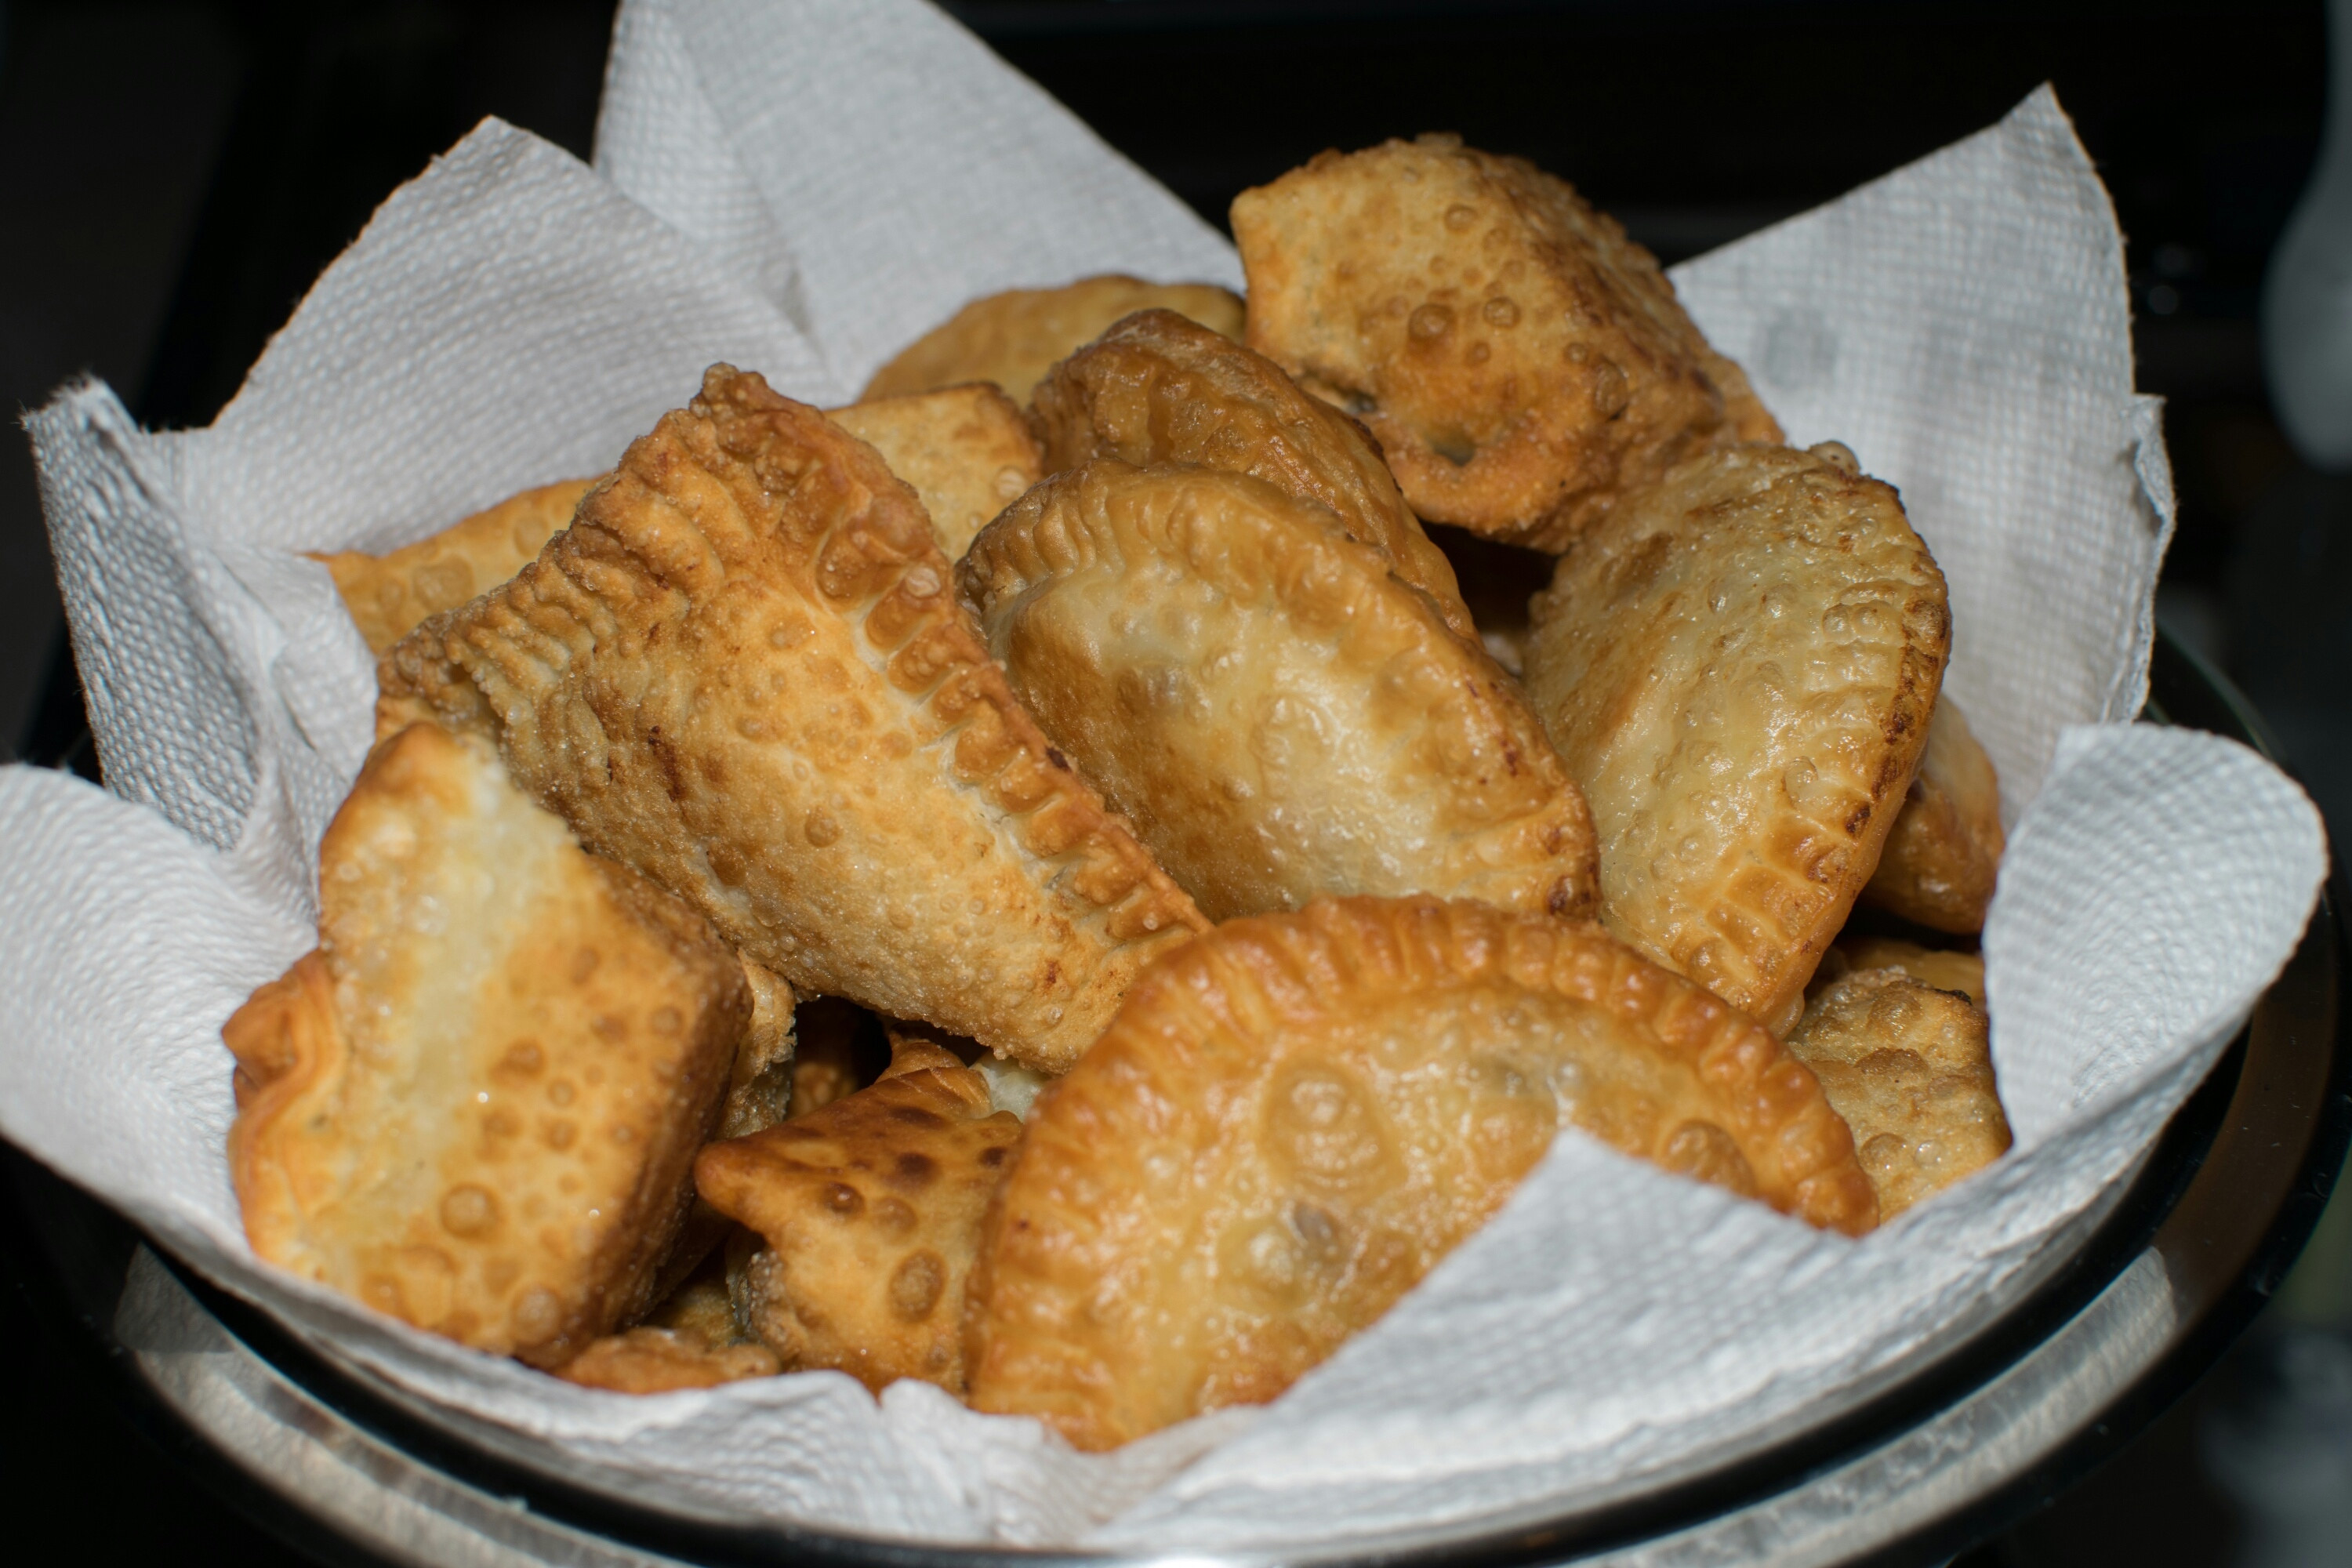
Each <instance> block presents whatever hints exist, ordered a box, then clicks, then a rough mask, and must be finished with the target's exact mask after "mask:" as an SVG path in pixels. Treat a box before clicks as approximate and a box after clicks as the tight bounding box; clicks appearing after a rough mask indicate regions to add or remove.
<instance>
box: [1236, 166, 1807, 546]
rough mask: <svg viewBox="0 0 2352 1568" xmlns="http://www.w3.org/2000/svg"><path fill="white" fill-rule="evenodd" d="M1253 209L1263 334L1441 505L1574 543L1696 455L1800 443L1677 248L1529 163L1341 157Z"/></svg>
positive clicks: (1263, 348)
mask: <svg viewBox="0 0 2352 1568" xmlns="http://www.w3.org/2000/svg"><path fill="white" fill-rule="evenodd" d="M1233 223H1234V242H1235V243H1236V244H1237V245H1239V246H1240V247H1241V253H1242V268H1243V270H1244V272H1246V273H1247V274H1248V276H1249V344H1250V346H1251V347H1252V348H1254V349H1256V350H1257V351H1258V352H1259V353H1264V354H1266V355H1268V356H1270V357H1272V358H1273V359H1274V360H1275V361H1276V363H1279V364H1280V365H1281V366H1282V367H1283V368H1284V369H1285V370H1287V371H1288V372H1289V373H1290V374H1292V375H1294V376H1297V377H1298V378H1299V381H1300V383H1301V384H1303V385H1305V386H1306V387H1307V389H1308V390H1309V391H1314V392H1318V393H1321V394H1323V395H1326V396H1328V397H1329V398H1330V399H1331V400H1332V401H1333V402H1335V403H1337V404H1339V405H1340V406H1341V407H1343V408H1345V409H1347V410H1348V412H1349V413H1350V414H1353V415H1355V416H1357V417H1358V418H1360V419H1362V420H1363V421H1364V422H1365V424H1367V425H1369V426H1370V427H1371V431H1372V434H1373V435H1374V436H1375V437H1378V438H1379V440H1380V443H1381V450H1383V451H1384V452H1386V453H1387V454H1388V460H1389V466H1390V467H1391V468H1393V469H1394V470H1395V471H1396V477H1397V483H1398V484H1399V485H1400V486H1402V488H1403V490H1404V496H1405V500H1408V501H1410V502H1412V509H1413V510H1414V511H1416V512H1418V513H1419V514H1420V515H1421V516H1422V517H1423V518H1426V519H1429V520H1432V521H1439V522H1453V523H1459V524H1461V525H1462V526H1463V527H1465V528H1468V529H1472V530H1475V531H1477V532H1479V533H1483V534H1486V535H1487V536H1489V537H1491V538H1496V539H1502V540H1507V541H1509V542H1513V543H1517V544H1530V545H1535V546H1537V547H1538V548H1541V549H1545V550H1561V549H1564V548H1566V547H1567V545H1568V543H1569V542H1570V540H1573V539H1574V538H1575V537H1576V536H1577V535H1578V534H1579V533H1580V532H1582V531H1584V530H1585V529H1586V528H1588V527H1590V526H1591V524H1592V523H1593V522H1594V521H1597V520H1598V519H1599V518H1601V517H1602V516H1604V515H1606V513H1607V512H1608V510H1609V509H1610V508H1611V507H1612V505H1614V504H1615V503H1616V501H1617V500H1618V498H1619V497H1621V496H1622V495H1624V494H1626V493H1627V492H1628V491H1631V490H1633V489H1637V488H1639V487H1641V486H1643V485H1645V484H1648V483H1651V482H1653V481H1654V480H1655V479H1657V478H1658V477H1659V476H1660V475H1661V474H1663V473H1664V472H1665V470H1666V469H1667V468H1668V467H1670V466H1671V465H1672V464H1674V463H1675V462H1676V461H1678V460H1679V459H1681V458H1685V457H1686V456H1688V455H1689V454H1690V453H1692V452H1693V451H1695V450H1697V449H1699V448H1701V447H1706V446H1710V445H1713V444H1716V443H1717V442H1721V441H1724V440H1729V439H1734V438H1737V439H1743V440H1756V441H1777V440H1779V439H1780V427H1779V426H1777V425H1775V424H1774V423H1773V421H1772V416H1770V415H1769V414H1768V413H1767V412H1765V409H1764V406H1763V405H1762V404H1760V403H1759V402H1758V401H1757V400H1756V395H1755V393H1754V392H1753V391H1752V390H1750V388H1749V387H1748V378H1747V377H1746V376H1745V375H1743V374H1740V371H1739V367H1738V366H1737V365H1735V364H1733V363H1731V362H1730V361H1729V360H1727V359H1725V358H1724V357H1723V356H1721V355H1720V354H1717V353H1716V352H1715V351H1714V350H1713V349H1711V348H1709V347H1708V346H1707V342H1706V339H1705V338H1704V337H1702V336H1701V335H1700V334H1699V331H1698V329H1697V328H1696V326H1694V325H1693V324H1692V323H1691V320H1690V318H1689V317H1688V316H1686V315H1685V314H1684V313H1683V308H1682V306H1681V304H1680V303H1679V302H1677V301H1676V300H1675V289H1674V285H1673V284H1672V283H1670V282H1668V281H1667V280H1666V276H1665V274H1664V272H1662V271H1661V270H1659V268H1658V263H1657V260H1656V258H1654V257H1652V256H1651V255H1650V253H1649V252H1648V251H1646V250H1644V249H1643V248H1642V247H1640V246H1638V245H1635V244H1634V243H1633V241H1631V240H1629V239H1627V238H1626V237H1625V231H1624V229H1623V228H1622V227H1620V226H1619V225H1618V224H1617V222H1616V220H1615V219H1613V218H1611V217H1609V216H1606V215H1605V214H1602V213H1599V212H1596V211H1594V210H1593V209H1592V208H1591V206H1590V205H1587V204H1586V202H1585V201H1584V199H1583V198H1582V197H1581V196H1580V195H1577V194H1576V191H1575V190H1574V188H1573V187H1571V186H1570V185H1569V184H1567V183H1566V182H1565V181H1562V180H1559V179H1555V178H1554V177H1552V176H1551V175H1549V174H1545V173H1544V172H1543V171H1542V170H1540V169H1538V168H1537V167H1536V166H1535V165H1534V164H1532V163H1526V162H1524V161H1523V160H1520V159H1517V158H1500V157H1496V156H1495V155H1494V154H1492V153H1481V152H1478V151H1476V150H1475V149H1474V148H1469V147H1465V146H1463V145H1462V142H1461V138H1459V137H1456V136H1423V137H1420V138H1418V139H1417V140H1414V141H1412V142H1401V141H1399V142H1383V143H1381V145H1380V146H1378V147H1373V148H1370V149H1368V150H1366V151H1364V152H1361V153H1349V154H1347V155H1345V156H1343V155H1341V154H1340V153H1321V154H1319V155H1318V156H1317V157H1316V158H1315V159H1314V160H1313V161H1312V162H1310V163H1307V165H1306V166H1305V167H1303V168H1298V169H1294V170H1292V171H1291V172H1290V173H1289V174H1285V175H1284V176H1282V178H1280V179H1278V180H1276V181H1275V182H1274V183H1273V184H1269V185H1264V186H1261V187H1259V188H1257V189H1255V190H1249V191H1244V192H1243V193H1242V194H1241V195H1239V196H1236V197H1235V198H1234V205H1233Z"/></svg>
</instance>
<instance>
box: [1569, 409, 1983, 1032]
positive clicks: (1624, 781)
mask: <svg viewBox="0 0 2352 1568" xmlns="http://www.w3.org/2000/svg"><path fill="white" fill-rule="evenodd" d="M1533 609H1534V630H1533V633H1532V635H1531V637H1529V639H1528V656H1527V681H1528V696H1529V697H1530V698H1531V699H1532V700H1533V701H1534V704H1535V709H1536V711H1537V712H1538V714H1540V715H1542V718H1543V721H1544V725H1545V727H1546V728H1547V729H1549V731H1550V732H1551V738H1552V741H1553V742H1554V743H1556V744H1557V745H1558V746H1559V754H1560V755H1561V756H1562V757H1563V758H1565V759H1566V760H1567V763H1568V767H1569V771H1570V773H1572V774H1574V775H1575V778H1576V781H1577V782H1578V783H1579V784H1582V785H1583V786H1584V795H1585V798H1586V800H1588V801H1589V802H1591V807H1592V818H1593V823H1594V826H1596V827H1597V828H1598V830H1599V832H1600V835H1601V921H1602V923H1603V924H1605V925H1607V926H1608V927H1609V929H1610V930H1612V931H1615V932H1616V933H1617V934H1618V935H1619V936H1622V937H1623V938H1624V939H1625V940H1626V941H1627V942H1632V943H1633V945H1634V946H1635V947H1637V948H1639V949H1641V950H1642V951H1643V952H1644V953H1646V954H1648V955H1649V956H1650V957H1652V958H1654V959H1655V960H1657V961H1658V962H1659V963H1664V964H1665V965H1666V966H1667V967H1668V968H1670V969H1674V970H1675V971H1677V972H1678V973H1683V974H1686V975H1688V976H1690V977H1691V978H1692V979H1694V980H1696V981H1697V982H1698V983H1699V984H1702V985H1705V986H1706V987H1707V988H1709V989H1710V990H1712V991H1714V992H1715V994H1717V995H1718V996H1721V997H1722V998H1723V999H1724V1000H1725V1001H1727V1002H1729V1003H1730V1004H1731V1005H1734V1006H1736V1007H1738V1008H1741V1009H1743V1010H1744V1011H1746V1012H1748V1013H1751V1014H1753V1015H1754V1016H1757V1017H1758V1018H1760V1019H1762V1020H1763V1022H1764V1024H1765V1026H1767V1027H1769V1028H1770V1029H1771V1030H1772V1031H1773V1032H1774V1033H1776V1034H1778V1033H1781V1032H1783V1031H1785V1030H1786V1029H1788V1027H1789V1026H1790V1025H1792V1024H1794V1023H1795V1022H1796V1021H1797V1015H1798V1013H1799V1011H1800V1010H1801V1008H1802V1007H1803V1005H1804V989H1805V982H1806V980H1807V979H1808V978H1809V977H1810V976H1811V974H1812V973H1813V967H1814V965H1815V964H1816V963H1819V962H1820V960H1821V955H1822V949H1823V948H1825V947H1827V946H1828V945H1829V942H1830V939H1831V938H1832V937H1833V936H1835V935H1836V934H1837V931H1838V928H1839V927H1840V926H1842V925H1843V924H1844V923H1845V917H1846V912H1847V911H1848V910H1850V909H1851V908H1852V907H1853V900H1854V895H1855V894H1856V893H1858V892H1860V891H1861V890H1862V885H1863V884H1864V882H1866V881H1868V880H1869V879H1870V874H1871V872H1872V871H1873V870H1874V868H1876V866H1877V864H1878V853H1879V846H1880V845H1881V844H1882V843H1883V842H1884V840H1885V837H1886V832H1887V829H1888V827H1889V826H1891V825H1892V824H1893V822H1894V820H1895V812H1896V811H1897V809H1899V806H1900V803H1901V801H1902V799H1903V794H1904V791H1905V790H1906V788H1907V787H1908V786H1909V784H1910V783H1911V774H1912V773H1913V771H1914V770H1915V769H1916V767H1917V765H1918V762H1919V753H1920V751H1921V748H1922V747H1924V746H1925V745H1926V744H1927V715H1928V713H1929V711H1930V710H1932V709H1933V708H1934V707H1935V703H1936V692H1937V686H1938V684H1939V683H1940V682H1941V680H1942V679H1943V671H1944V660H1945V657H1946V655H1947V654H1948V651H1949V649H1950V646H1951V616H1950V613H1949V611H1948V608H1947V605H1946V600H1945V590H1944V578H1943V574H1941V573H1940V572H1938V571H1937V569H1936V563H1935V560H1934V558H1933V557H1931V556H1930V555H1929V554H1928V553H1927V546H1926V545H1924V544H1922V543H1921V542H1919V536H1918V535H1917V534H1916V533H1914V532H1912V531H1911V525H1910V524H1909V523H1908V522H1907V521H1905V519H1904V516H1903V508H1902V506H1901V504H1900V503H1899V502H1898V501H1897V500H1895V491H1894V490H1893V489H1890V488H1889V487H1888V486H1886V485H1884V484H1881V483H1880V482H1879V481H1877V480H1876V479H1864V478H1861V477H1858V476H1856V475H1853V474H1851V473H1848V472H1846V471H1844V470H1843V469H1842V468H1838V467H1837V466H1835V465H1833V464H1832V463H1829V462H1827V461H1824V460H1823V459H1822V458H1817V457H1814V456H1812V455H1811V454H1809V453H1805V452H1798V451H1792V450H1790V449H1789V448H1787V447H1764V446H1743V447H1729V448H1726V449H1724V450H1720V451H1717V452H1712V453H1708V454H1706V455H1705V456H1703V457H1700V458H1694V459H1692V460H1691V461H1690V462H1688V463H1686V464H1685V465H1684V466H1683V467H1681V468H1677V469H1675V472H1674V473H1672V474H1670V475H1669V476H1667V478H1666V479H1665V480H1664V482H1663V483H1661V484H1658V485H1656V486H1654V487H1652V488H1651V489H1647V490H1644V491H1642V492H1640V493H1639V494H1636V495H1633V496H1630V497H1628V498H1627V499H1626V500H1625V503H1624V504H1623V505H1622V506H1621V507H1619V508H1618V509H1617V510H1615V511H1614V512H1612V513H1611V514H1610V516H1609V517H1608V518H1607V519H1606V520H1605V521H1602V522H1601V524H1600V525H1599V526H1598V527H1596V528H1595V529H1594V530H1593V531H1591V533H1589V534H1587V535H1586V536H1585V537H1584V538H1583V539H1581V540H1580V541H1578V542H1577V544H1576V546H1575V548H1574V549H1572V550H1570V552H1569V553H1568V554H1567V555H1566V556H1564V557H1563V558H1562V559H1561V561H1560V563H1559V571H1558V572H1557V573H1556V574H1555V575H1554V576H1553V578H1552V584H1551V586H1550V587H1549V588H1548V589H1546V590H1545V591H1544V592H1543V593H1542V594H1540V595H1538V596H1537V599H1536V602H1535V605H1534V607H1533Z"/></svg>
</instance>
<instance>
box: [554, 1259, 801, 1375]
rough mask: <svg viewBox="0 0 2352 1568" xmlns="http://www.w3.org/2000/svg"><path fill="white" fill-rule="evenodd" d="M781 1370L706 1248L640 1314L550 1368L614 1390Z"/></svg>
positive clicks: (721, 1266) (721, 1267)
mask: <svg viewBox="0 0 2352 1568" xmlns="http://www.w3.org/2000/svg"><path fill="white" fill-rule="evenodd" d="M780 1371H782V1366H781V1365H779V1363H777V1361H776V1352H773V1351H772V1350H770V1349H769V1348H768V1347H767V1346H765V1345H763V1344H761V1342H759V1341H758V1340H756V1339H753V1338H751V1337H750V1336H749V1335H748V1334H746V1333H745V1332H744V1331H743V1330H742V1328H741V1326H740V1324H738V1323H737V1322H736V1321H735V1308H734V1303H733V1302H732V1301H731V1300H729V1298H728V1293H727V1268H726V1261H725V1259H724V1258H723V1257H721V1256H720V1255H719V1254H718V1253H717V1252H716V1251H715V1250H714V1252H713V1254H712V1256H711V1257H710V1258H709V1261H707V1262H706V1263H704V1264H703V1265H702V1267H700V1268H698V1269H696V1270H695V1272H694V1274H693V1275H692V1276H691V1277H690V1278H689V1279H687V1280H686V1281H685V1282H684V1283H683V1284H681V1285H679V1286H678V1287H677V1289H675V1290H673V1291H671V1292H670V1293H669V1295H668V1296H667V1298H666V1299H665V1300H662V1301H661V1302H660V1304H658V1305H657V1306H656V1307H655V1308H654V1310H652V1311H650V1312H648V1313H647V1314H646V1320H645V1321H644V1322H642V1323H639V1324H638V1325H637V1326H636V1327H635V1328H633V1329H626V1330H624V1331H622V1332H620V1333H617V1334H607V1335H605V1336H604V1338H603V1339H601V1340H598V1341H597V1342H595V1343H593V1344H592V1345H590V1346H589V1347H588V1348H587V1349H586V1350H584V1351H583V1352H580V1354H579V1355H577V1356H576V1357H574V1358H573V1359H572V1360H571V1361H569V1362H566V1363H564V1364H563V1365H562V1366H561V1367H559V1368H557V1369H556V1373H555V1375H556V1376H558V1377H560V1378H562V1379H563V1380H564V1381H565V1382H567V1383H577V1384H584V1385H586V1386H588V1387H590V1388H604V1389H610V1390H611V1391H613V1392H614V1393H615V1394H668V1393H671V1392H673V1391H675V1390H677V1389H681V1388H715V1387H717V1386H718V1385H719V1384H722V1383H734V1382H737V1381H739V1380H740V1379H742V1378H747V1377H772V1376H774V1375H775V1374H776V1373H778V1372H780Z"/></svg>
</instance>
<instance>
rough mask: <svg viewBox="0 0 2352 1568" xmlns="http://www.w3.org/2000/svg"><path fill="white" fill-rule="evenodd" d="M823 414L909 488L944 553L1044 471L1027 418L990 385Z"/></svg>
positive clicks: (955, 549) (955, 554)
mask: <svg viewBox="0 0 2352 1568" xmlns="http://www.w3.org/2000/svg"><path fill="white" fill-rule="evenodd" d="M828 417H830V418H831V419H832V420H833V422H834V423H835V424H836V425H838V426H841V427H842V428H843V429H845V430H846V431H848V432H849V433H850V434H851V435H853V436H855V437H857V438H858V439H859V440H861V441H863V442H865V443H866V445H868V446H870V447H873V448H874V449H875V450H876V451H877V452H879V453H881V454H882V460H883V461H884V462H886V463H887V464H889V465H890V471H891V472H892V473H894V474H896V475H898V477H899V478H900V479H904V480H906V481H907V482H908V484H910V485H912V486H913V487H914V488H915V494H916V495H918V496H919V497H921V498H922V502H923V510H925V511H927V512H929V514H930V519H931V527H932V529H933V530H935V531H937V532H938V534H939V541H940V551H941V552H942V553H944V554H945V555H946V556H947V558H948V559H949V560H950V561H954V560H957V559H959V558H960V557H961V556H962V554H963V552H964V551H965V550H966V549H967V548H968V547H969V546H970V545H971V537H972V535H973V534H975V533H978V532H979V531H981V530H982V528H985V527H986V526H987V525H988V520H989V519H990V518H992V517H994V516H995V515H996V514H997V513H998V512H1000V511H1003V510H1004V509H1005V508H1006V507H1008V506H1010V505H1012V504H1013V502H1014V501H1016V500H1019V499H1020V498H1021V492H1022V491H1024V490H1025V489H1028V488H1029V487H1030V486H1031V485H1034V484H1035V483H1036V482H1037V481H1038V480H1039V479H1042V478H1044V477H1045V464H1044V461H1043V458H1042V457H1041V455H1040V453H1039V450H1038V446H1037V438H1036V437H1034V436H1033V435H1031V434H1030V433H1029V422H1028V421H1027V420H1026V419H1024V418H1023V417H1022V415H1021V410H1020V409H1019V408H1018V407H1016V406H1015V405H1013V400H1012V399H1011V398H1009V397H1007V396H1005V395H1004V394H1003V393H1002V392H1000V391H999V390H997V389H996V388H995V387H993V386H990V385H984V384H982V385H971V386H950V387H948V388H946V389H944V390H942V391H939V392H925V393H917V394H913V395H908V396H905V397H886V398H882V399H880V400H878V401H876V402H872V403H853V404H851V405H849V406H848V407H846V408H835V409H832V410H830V411H829V413H828Z"/></svg>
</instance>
